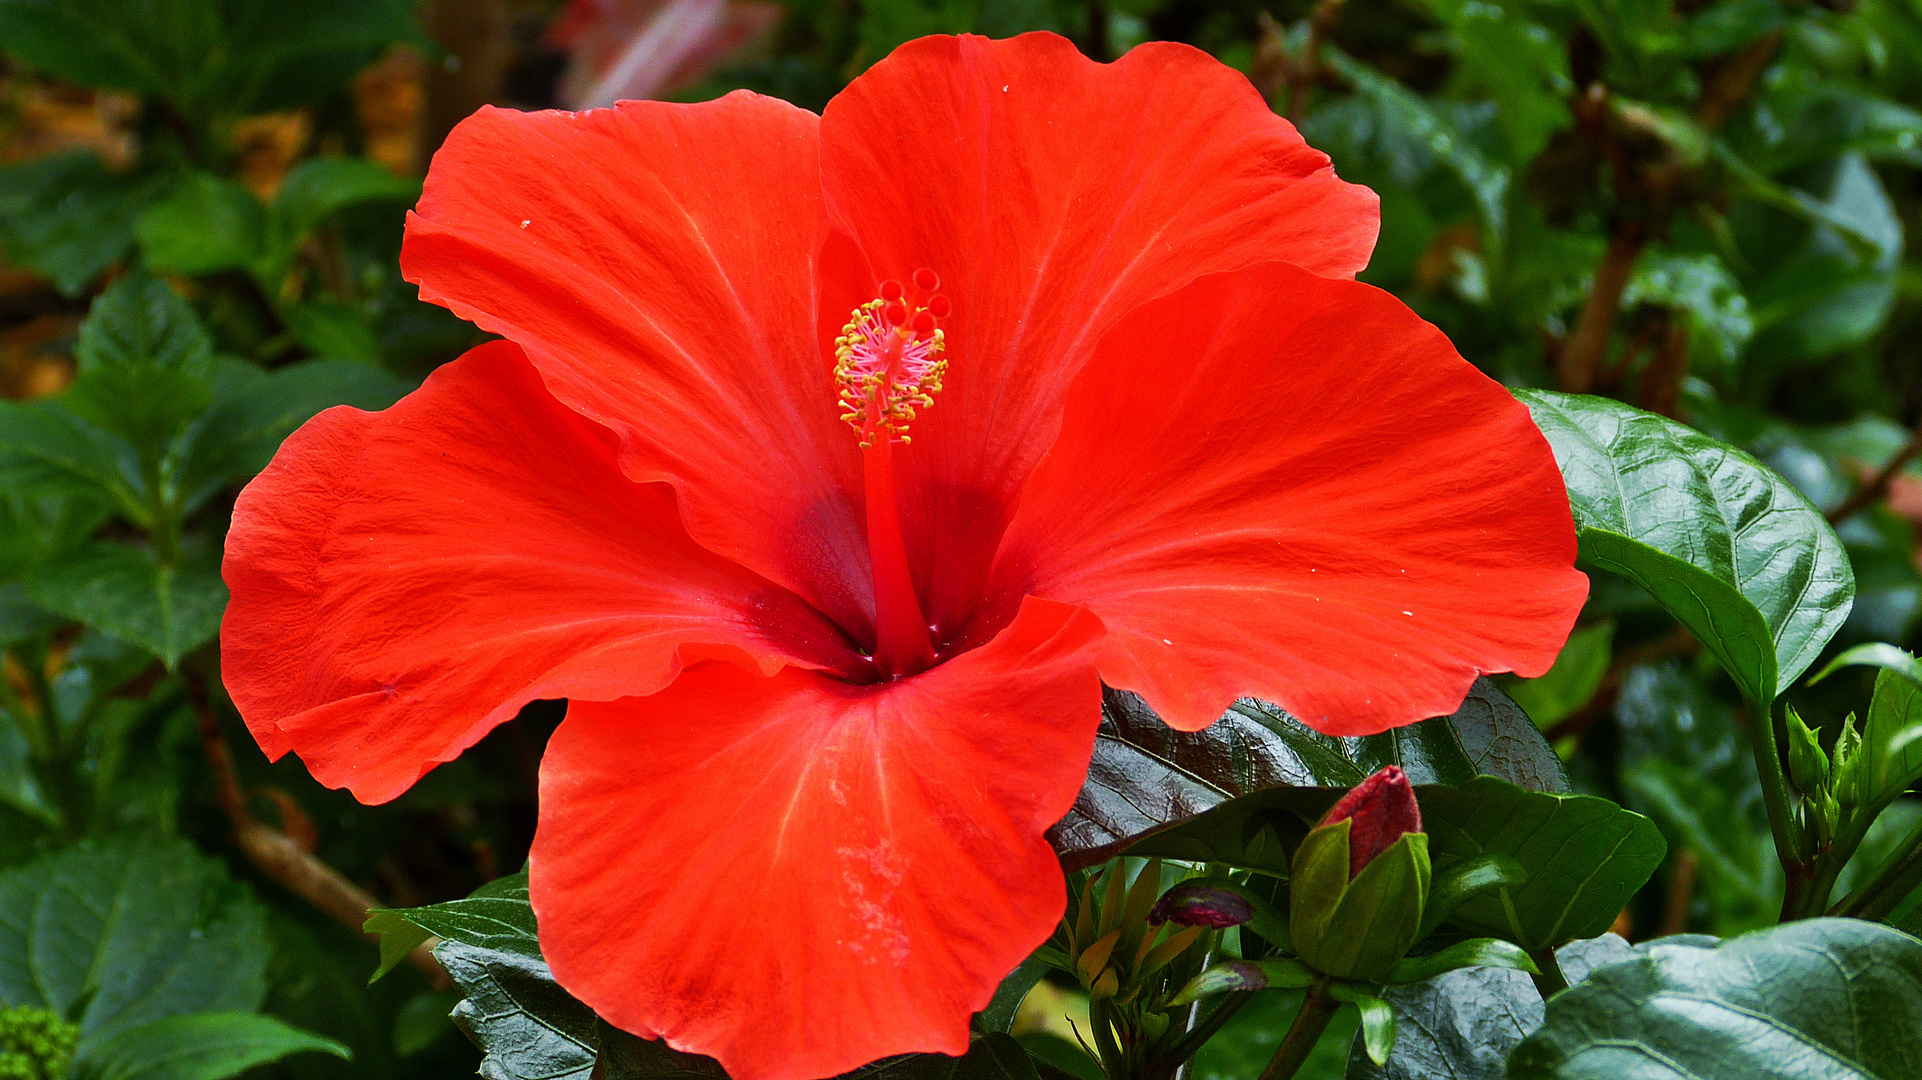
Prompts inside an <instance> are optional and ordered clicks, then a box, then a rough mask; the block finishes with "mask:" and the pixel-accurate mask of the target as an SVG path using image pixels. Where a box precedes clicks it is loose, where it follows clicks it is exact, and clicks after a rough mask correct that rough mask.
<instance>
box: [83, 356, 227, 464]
mask: <svg viewBox="0 0 1922 1080" xmlns="http://www.w3.org/2000/svg"><path fill="white" fill-rule="evenodd" d="M61 401H62V403H63V404H64V405H66V407H67V408H69V409H71V410H73V413H74V415H76V416H78V417H80V418H81V419H83V420H85V421H87V422H88V423H91V424H92V425H94V426H95V427H97V428H99V429H100V430H102V431H105V432H107V433H109V434H112V435H117V436H119V437H120V438H122V439H125V440H126V441H127V444H128V445H129V446H132V447H133V449H134V452H135V453H136V454H138V455H139V456H140V458H141V460H143V461H156V460H158V459H159V457H160V455H161V454H162V453H163V452H164V451H165V448H166V445H167V444H168V443H169V442H171V441H173V438H174V436H176V435H178V434H180V432H181V431H182V430H183V429H184V428H185V427H186V426H187V424H188V423H189V422H191V421H192V420H193V419H194V418H195V417H197V416H199V415H200V414H201V413H203V412H206V411H207V406H208V405H210V404H212V403H213V391H212V390H211V389H210V388H209V387H208V386H207V381H206V379H204V378H203V377H201V376H198V375H195V374H192V373H190V372H186V371H182V370H180V369H179V368H170V367H161V366H160V365H158V364H113V365H109V366H106V367H102V368H96V369H95V370H93V371H89V372H87V373H85V374H83V375H81V376H80V377H79V378H78V379H75V380H74V383H73V385H72V386H70V387H68V388H67V392H66V395H65V396H64V397H63V398H62V399H61Z"/></svg>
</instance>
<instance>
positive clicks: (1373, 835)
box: [1317, 765, 1421, 881]
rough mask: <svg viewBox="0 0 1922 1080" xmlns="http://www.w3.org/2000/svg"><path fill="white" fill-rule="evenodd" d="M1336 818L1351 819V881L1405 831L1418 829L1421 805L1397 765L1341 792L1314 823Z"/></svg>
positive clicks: (1327, 823)
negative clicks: (1334, 802) (1344, 792)
mask: <svg viewBox="0 0 1922 1080" xmlns="http://www.w3.org/2000/svg"><path fill="white" fill-rule="evenodd" d="M1338 821H1351V822H1353V823H1354V824H1353V826H1352V827H1351V828H1350V829H1349V832H1348V880H1350V881H1353V880H1354V879H1355V878H1356V877H1358V876H1359V875H1360V874H1361V868H1362V867H1364V866H1367V865H1368V864H1369V863H1371V862H1373V861H1374V860H1375V857H1376V856H1377V855H1380V854H1381V853H1382V852H1384V851H1387V850H1388V849H1389V848H1390V847H1392V846H1394V843H1395V841H1397V840H1400V839H1401V838H1402V835H1403V834H1404V833H1418V832H1420V831H1421V807H1420V805H1418V804H1417V803H1416V802H1415V787H1414V785H1413V784H1410V783H1409V782H1408V774H1407V773H1405V772H1402V771H1401V766H1399V765H1390V766H1388V767H1387V768H1384V769H1382V770H1380V771H1378V772H1376V773H1375V774H1374V775H1373V776H1370V777H1369V778H1368V779H1366V780H1363V781H1362V782H1361V783H1359V784H1357V785H1355V788H1354V790H1352V791H1350V792H1349V793H1348V794H1346V795H1343V796H1342V797H1341V801H1340V802H1337V803H1336V804H1335V805H1334V807H1333V808H1332V809H1330V810H1329V811H1328V813H1327V814H1325V815H1323V817H1322V819H1321V823H1320V825H1319V826H1317V827H1318V828H1319V827H1321V826H1327V825H1333V824H1334V823H1336V822H1338Z"/></svg>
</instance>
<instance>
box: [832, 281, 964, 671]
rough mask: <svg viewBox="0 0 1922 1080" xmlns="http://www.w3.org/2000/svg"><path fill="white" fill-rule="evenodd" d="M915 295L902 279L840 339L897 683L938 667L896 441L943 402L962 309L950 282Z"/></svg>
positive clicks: (843, 382)
mask: <svg viewBox="0 0 1922 1080" xmlns="http://www.w3.org/2000/svg"><path fill="white" fill-rule="evenodd" d="M910 280H911V282H912V284H913V290H914V291H913V295H912V297H911V296H910V294H909V290H908V289H907V288H906V287H904V286H902V284H901V283H900V282H898V281H884V282H882V283H881V295H880V296H879V297H878V298H876V299H874V300H871V301H869V302H867V303H865V304H862V305H861V306H860V307H858V308H855V309H854V315H853V317H852V318H850V319H849V320H848V324H847V327H846V328H845V329H843V330H842V331H841V336H840V337H838V338H836V339H835V341H834V361H835V363H834V377H835V380H836V382H837V383H838V384H839V386H840V404H841V419H843V420H845V421H847V422H848V423H849V424H850V425H852V426H853V428H854V430H855V431H856V432H858V433H860V436H861V471H862V473H863V474H864V480H865V481H866V483H865V495H866V500H867V513H868V563H869V566H870V567H871V569H872V572H873V575H874V663H875V666H876V667H877V668H879V669H880V671H881V672H882V673H884V674H885V675H887V676H888V677H890V678H900V677H902V676H905V675H913V674H915V673H917V672H921V671H926V670H927V669H928V668H931V667H933V666H934V665H935V664H936V663H938V662H939V659H940V658H939V657H938V656H937V655H936V654H935V651H934V643H933V639H932V636H931V635H930V633H929V628H928V621H927V619H926V618H925V617H924V616H923V615H922V614H921V601H920V598H919V596H918V595H917V594H916V592H915V588H914V578H913V575H912V574H911V573H910V571H909V569H908V551H907V542H906V541H905V539H904V538H903V537H902V534H901V512H900V508H899V503H898V500H897V497H896V494H895V490H894V444H895V443H897V442H898V443H901V444H902V445H904V446H905V445H906V444H907V443H908V442H910V441H911V440H910V438H909V436H908V424H910V423H911V422H913V420H914V416H915V410H916V409H917V408H920V409H925V408H927V407H928V406H930V405H932V404H934V395H935V394H937V393H939V392H940V390H941V377H942V375H944V374H946V373H947V370H948V362H947V360H946V359H944V358H943V357H942V355H941V353H942V349H943V338H942V334H941V327H940V320H942V319H945V318H947V317H948V315H949V313H950V312H951V311H952V310H953V305H952V304H951V303H950V302H949V300H948V298H947V297H945V296H943V295H941V294H940V293H938V292H936V291H935V290H936V289H939V288H940V287H941V278H940V276H939V275H937V274H936V273H935V272H934V271H932V270H927V269H922V270H916V271H915V272H914V276H913V277H912V278H911V279H910Z"/></svg>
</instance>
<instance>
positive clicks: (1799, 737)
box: [1787, 706, 1829, 795]
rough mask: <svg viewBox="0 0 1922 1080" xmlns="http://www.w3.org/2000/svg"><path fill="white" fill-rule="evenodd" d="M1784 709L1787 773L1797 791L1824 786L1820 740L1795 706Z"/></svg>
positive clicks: (1826, 765)
mask: <svg viewBox="0 0 1922 1080" xmlns="http://www.w3.org/2000/svg"><path fill="white" fill-rule="evenodd" d="M1787 712H1788V735H1789V737H1788V744H1789V748H1788V749H1789V776H1790V778H1791V779H1793V780H1794V781H1795V788H1796V790H1797V791H1800V792H1802V793H1803V794H1804V795H1813V794H1815V793H1816V792H1818V791H1822V790H1824V789H1826V788H1827V787H1828V783H1829V756H1828V755H1827V754H1825V753H1823V752H1822V741H1821V739H1819V738H1817V736H1816V734H1815V732H1814V731H1811V730H1810V729H1809V726H1808V725H1807V724H1805V723H1803V722H1802V717H1801V716H1800V715H1798V714H1797V713H1796V711H1795V707H1794V706H1789V707H1788V709H1787Z"/></svg>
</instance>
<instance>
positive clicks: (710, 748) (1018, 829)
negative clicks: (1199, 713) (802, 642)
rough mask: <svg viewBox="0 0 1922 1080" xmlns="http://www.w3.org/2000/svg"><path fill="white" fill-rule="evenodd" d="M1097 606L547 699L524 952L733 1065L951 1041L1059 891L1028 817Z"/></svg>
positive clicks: (640, 1021) (1068, 715)
mask: <svg viewBox="0 0 1922 1080" xmlns="http://www.w3.org/2000/svg"><path fill="white" fill-rule="evenodd" d="M1100 633H1101V628H1100V623H1099V622H1098V621H1097V620H1096V619H1094V618H1093V617H1092V616H1090V615H1088V614H1087V613H1086V612H1085V611H1082V610H1080V609H1078V608H1073V607H1069V606H1066V605H1061V604H1052V603H1048V602H1045V601H1038V600H1037V601H1029V602H1028V603H1027V604H1025V605H1023V607H1022V609H1021V611H1020V613H1019V615H1018V617H1017V618H1016V619H1015V621H1014V622H1013V623H1012V624H1011V625H1010V626H1009V627H1008V628H1007V629H1006V630H1004V631H1003V632H1002V633H1001V635H1000V636H998V637H997V638H996V639H995V640H994V641H993V642H992V643H990V644H988V645H986V646H984V647H983V648H980V649H977V650H975V651H973V652H970V653H968V654H966V655H964V656H961V657H958V658H956V659H954V660H951V661H949V662H947V663H945V664H942V665H940V666H939V667H936V668H934V669H932V670H929V671H927V672H924V673H922V674H920V675H916V676H914V677H912V678H908V679H903V680H900V681H897V682H894V683H890V684H885V685H879V686H853V685H850V684H847V683H843V682H838V681H836V680H834V679H832V678H829V677H824V676H822V675H819V674H817V673H813V672H804V671H799V670H795V669H789V670H787V671H783V672H781V673H780V674H778V675H776V676H774V677H773V678H768V679H763V678H759V677H757V676H755V675H753V674H751V673H749V672H746V671H743V670H741V669H740V668H737V667H734V666H731V665H722V664H705V665H701V666H699V667H694V668H690V669H688V671H687V672H685V673H684V674H683V675H682V676H681V677H680V678H679V679H678V680H676V681H675V683H674V685H673V686H671V687H669V688H668V689H666V690H664V691H662V692H661V693H659V694H656V695H655V696H653V697H650V698H644V699H628V700H623V701H615V702H608V703H600V704H596V703H581V702H576V703H573V704H572V705H570V707H569V710H568V715H567V719H566V720H565V721H564V722H563V723H562V724H561V726H560V728H559V730H557V731H556V732H555V733H554V736H553V738H552V739H551V740H550V741H549V742H548V744H547V753H546V756H545V757H544V758H543V759H542V761H541V820H540V828H539V831H538V832H537V833H536V834H535V837H534V849H533V855H532V858H531V860H530V861H531V868H532V876H533V880H532V898H533V902H534V910H535V912H536V913H537V914H538V915H539V918H540V931H541V952H542V954H543V955H544V956H545V957H546V958H547V960H548V962H549V963H550V964H552V965H553V969H554V974H555V976H556V977H557V978H558V979H559V980H560V983H561V985H562V986H565V987H566V988H567V989H568V991H569V992H571V993H573V994H574V995H575V996H577V997H579V998H580V999H581V1000H582V1001H585V1002H587V1003H588V1004H589V1005H591V1006H593V1007H594V1009H595V1011H596V1012H598V1013H599V1014H600V1015H601V1016H603V1017H605V1018H606V1019H608V1020H609V1021H610V1022H612V1023H614V1024H616V1025H618V1026H620V1027H623V1028H626V1029H628V1030H630V1031H634V1032H638V1033H643V1034H647V1035H650V1036H651V1035H654V1034H657V1033H658V1034H661V1035H665V1036H666V1038H667V1041H668V1042H669V1043H670V1044H671V1045H673V1046H675V1047H677V1048H679V1049H682V1050H688V1051H695V1052H699V1053H704V1054H711V1055H713V1056H714V1057H717V1058H719V1059H720V1061H721V1063H722V1064H723V1065H724V1066H726V1067H727V1071H728V1074H729V1075H730V1076H733V1077H736V1078H737V1080H804V1078H812V1077H820V1076H831V1075H835V1074H838V1073H841V1072H843V1071H846V1070H848V1069H852V1068H854V1067H856V1066H859V1065H862V1064H865V1063H867V1062H868V1061H871V1060H874V1059H876V1058H880V1057H883V1056H885V1055H889V1054H897V1053H904V1052H909V1051H939V1052H942V1053H948V1054H959V1053H961V1052H963V1051H964V1050H965V1049H966V1048H967V1045H968V1018H969V1015H970V1014H971V1013H973V1012H975V1011H976V1010H979V1009H980V1008H982V1007H983V1006H984V1005H986V1004H987V1002H988V999H989V998H990V997H991V996H992V995H993V993H994V989H995V986H996V984H997V983H998V981H999V980H1000V979H1001V978H1002V977H1003V976H1005V975H1006V974H1007V973H1008V972H1009V971H1010V970H1012V969H1013V968H1014V966H1015V965H1016V964H1018V963H1019V962H1020V961H1021V960H1022V958H1024V957H1025V956H1027V954H1028V953H1029V952H1030V951H1031V950H1032V949H1033V948H1034V947H1035V946H1037V945H1039V944H1040V943H1041V942H1042V941H1043V940H1045V939H1046V938H1047V937H1048V935H1049V934H1050V933H1051V932H1052V931H1053V929H1054V927H1055V924H1056V922H1057V920H1059V919H1060V917H1061V913H1062V910H1063V905H1064V903H1065V889H1064V887H1063V883H1062V878H1061V869H1060V864H1059V863H1058V862H1057V861H1056V859H1055V856H1054V853H1053V851H1052V849H1051V848H1049V846H1048V844H1047V843H1046V842H1045V841H1044V840H1043V839H1042V834H1043V833H1044V832H1045V831H1046V829H1047V828H1048V827H1049V826H1050V825H1052V824H1054V823H1055V822H1056V821H1057V820H1059V819H1060V817H1061V816H1062V815H1063V814H1065V813H1066V812H1067V810H1068V808H1069V807H1070V806H1071V805H1073V803H1074V799H1075V795H1076V793H1077V792H1078V791H1079V790H1080V787H1081V782H1082V778H1083V775H1084V774H1085V773H1086V771H1087V765H1088V758H1089V755H1090V754H1091V753H1092V751H1093V746H1094V733H1095V727H1096V724H1097V721H1098V720H1099V717H1100V712H1101V700H1100V697H1101V696H1100V687H1099V684H1098V682H1097V680H1096V678H1095V673H1094V653H1095V649H1096V643H1097V642H1098V641H1099V638H1100Z"/></svg>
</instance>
